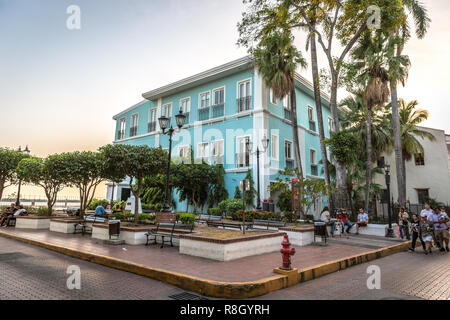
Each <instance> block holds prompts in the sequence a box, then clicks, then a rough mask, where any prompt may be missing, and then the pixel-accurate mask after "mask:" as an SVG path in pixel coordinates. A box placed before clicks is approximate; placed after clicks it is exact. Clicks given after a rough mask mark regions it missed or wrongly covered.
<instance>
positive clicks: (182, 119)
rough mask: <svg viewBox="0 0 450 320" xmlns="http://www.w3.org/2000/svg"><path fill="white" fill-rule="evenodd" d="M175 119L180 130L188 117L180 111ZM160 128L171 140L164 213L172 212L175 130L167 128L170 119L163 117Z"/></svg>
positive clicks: (160, 119)
mask: <svg viewBox="0 0 450 320" xmlns="http://www.w3.org/2000/svg"><path fill="white" fill-rule="evenodd" d="M175 119H176V121H177V126H178V129H181V128H182V127H183V126H184V123H185V122H186V115H184V114H183V111H182V110H180V113H179V114H177V115H176V116H175ZM158 121H159V126H160V127H161V129H162V133H163V134H167V135H168V136H169V137H170V138H169V163H168V164H167V177H166V194H165V197H164V207H163V210H162V212H171V208H170V205H169V183H170V162H171V161H172V137H173V134H174V132H175V129H174V128H173V127H172V126H170V129H169V130H167V132H166V129H167V126H168V124H169V118H167V117H166V116H162V117H161V118H159V119H158Z"/></svg>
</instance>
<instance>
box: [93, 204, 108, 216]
mask: <svg viewBox="0 0 450 320" xmlns="http://www.w3.org/2000/svg"><path fill="white" fill-rule="evenodd" d="M106 205H107V204H106V202H103V203H102V205H101V206H98V207H97V209H95V216H96V217H106V216H107V214H106V209H105V208H106Z"/></svg>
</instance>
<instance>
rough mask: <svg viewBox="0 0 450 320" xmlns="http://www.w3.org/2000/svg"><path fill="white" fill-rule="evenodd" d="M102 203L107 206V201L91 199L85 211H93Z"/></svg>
mask: <svg viewBox="0 0 450 320" xmlns="http://www.w3.org/2000/svg"><path fill="white" fill-rule="evenodd" d="M103 203H107V204H109V201H108V200H99V199H92V201H91V203H90V204H89V206H88V207H87V210H90V211H92V210H95V209H97V207H98V206H101V205H102V204H103Z"/></svg>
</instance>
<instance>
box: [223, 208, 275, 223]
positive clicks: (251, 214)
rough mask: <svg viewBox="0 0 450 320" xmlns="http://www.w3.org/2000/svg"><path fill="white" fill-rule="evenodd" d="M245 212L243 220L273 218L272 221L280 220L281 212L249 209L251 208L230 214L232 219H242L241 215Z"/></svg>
mask: <svg viewBox="0 0 450 320" xmlns="http://www.w3.org/2000/svg"><path fill="white" fill-rule="evenodd" d="M243 213H245V221H253V220H273V221H281V220H282V217H281V213H280V212H276V213H275V212H266V211H262V212H259V211H251V210H245V211H243V210H239V211H237V212H235V213H234V214H233V215H232V219H233V220H234V221H242V215H243Z"/></svg>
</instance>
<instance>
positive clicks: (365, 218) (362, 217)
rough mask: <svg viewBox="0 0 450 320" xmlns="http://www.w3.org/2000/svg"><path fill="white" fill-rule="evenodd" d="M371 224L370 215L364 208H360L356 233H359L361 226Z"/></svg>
mask: <svg viewBox="0 0 450 320" xmlns="http://www.w3.org/2000/svg"><path fill="white" fill-rule="evenodd" d="M368 224H369V215H368V214H367V213H365V212H364V209H362V208H361V209H359V214H358V222H356V234H357V235H358V234H359V228H361V227H367V225H368Z"/></svg>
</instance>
